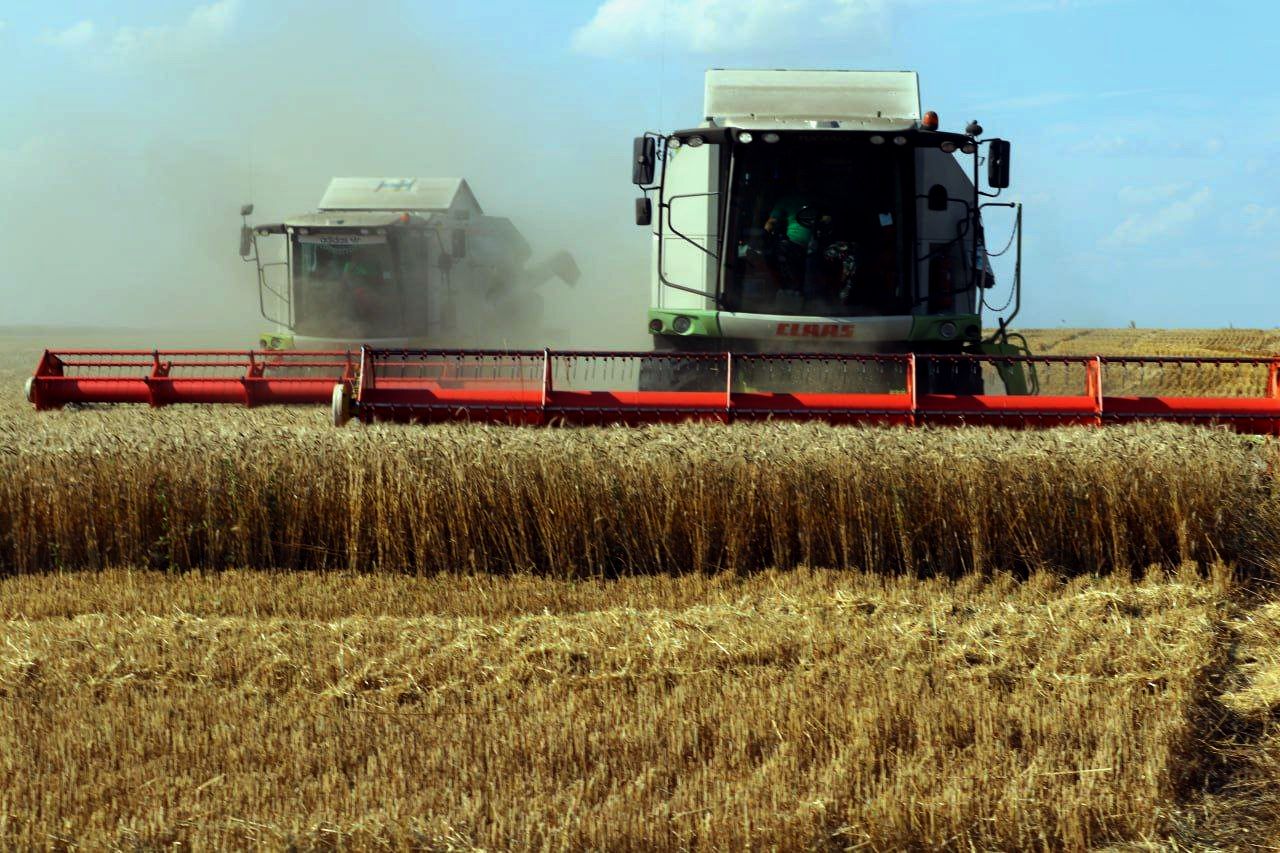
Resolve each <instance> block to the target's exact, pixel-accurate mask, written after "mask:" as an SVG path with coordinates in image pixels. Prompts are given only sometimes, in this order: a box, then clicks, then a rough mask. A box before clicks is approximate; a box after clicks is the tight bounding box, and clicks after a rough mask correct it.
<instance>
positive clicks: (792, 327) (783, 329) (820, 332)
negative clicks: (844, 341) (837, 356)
mask: <svg viewBox="0 0 1280 853" xmlns="http://www.w3.org/2000/svg"><path fill="white" fill-rule="evenodd" d="M853 329H854V327H853V324H852V323H779V324H778V329H777V331H775V332H774V334H775V335H776V336H777V337H779V338H852V337H853Z"/></svg>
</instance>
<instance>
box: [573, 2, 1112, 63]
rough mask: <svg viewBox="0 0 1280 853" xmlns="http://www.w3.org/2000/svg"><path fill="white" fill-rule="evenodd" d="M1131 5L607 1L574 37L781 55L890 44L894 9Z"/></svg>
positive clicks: (618, 49) (617, 46)
mask: <svg viewBox="0 0 1280 853" xmlns="http://www.w3.org/2000/svg"><path fill="white" fill-rule="evenodd" d="M1126 1H1127V0H676V2H671V3H667V2H655V0H601V2H600V5H599V6H598V7H597V8H596V11H595V14H594V15H593V16H592V18H591V20H590V21H588V22H587V23H586V24H584V25H582V26H581V27H579V28H578V29H577V30H575V31H574V33H573V46H574V48H575V49H576V50H578V51H580V52H582V53H587V54H593V55H596V56H613V55H619V54H634V53H639V52H641V51H646V50H653V51H656V50H662V49H673V50H682V51H690V52H693V53H707V52H710V51H726V50H735V51H740V50H752V49H756V48H771V49H773V50H775V51H776V50H779V49H784V48H791V47H797V46H799V47H803V46H805V45H812V44H813V43H814V42H815V41H821V40H827V39H832V38H835V39H846V40H847V39H849V38H851V37H857V36H869V37H872V38H876V39H884V38H885V37H887V34H888V32H889V28H888V27H889V21H890V17H891V13H892V11H893V9H894V8H908V7H929V8H931V9H943V10H946V11H947V12H958V13H961V14H968V15H983V16H986V15H993V14H1008V13H1016V12H1064V11H1070V10H1075V9H1080V8H1088V7H1092V6H1100V5H1110V4H1112V3H1120V2H1126Z"/></svg>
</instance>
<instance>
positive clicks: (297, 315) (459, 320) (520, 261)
mask: <svg viewBox="0 0 1280 853" xmlns="http://www.w3.org/2000/svg"><path fill="white" fill-rule="evenodd" d="M252 212H253V205H245V206H244V207H243V208H242V209H241V215H242V216H243V217H245V222H244V224H243V225H242V227H241V232H240V254H241V256H242V257H243V258H244V259H245V260H246V261H249V262H251V263H253V264H254V265H255V267H256V269H257V274H258V291H259V307H260V310H261V312H262V316H263V318H265V319H266V320H267V321H268V322H270V323H272V324H273V326H274V328H273V329H272V330H271V331H270V332H269V333H267V334H264V335H263V336H262V345H263V348H264V349H276V350H278V349H294V348H298V349H332V348H345V347H356V348H358V347H359V346H360V345H362V344H366V345H371V346H382V347H406V346H436V347H440V346H479V345H488V346H531V345H533V344H534V343H537V342H539V341H541V340H543V339H544V338H545V336H546V335H548V334H553V332H551V331H549V330H548V329H547V328H546V327H545V326H544V325H543V310H542V299H541V297H540V296H539V295H538V293H537V288H538V286H539V285H541V284H543V283H544V282H545V281H547V280H548V279H550V278H552V277H553V276H555V277H559V278H560V279H562V280H563V281H564V282H566V283H567V284H574V283H575V282H576V281H577V279H578V269H577V266H576V265H575V264H574V261H573V259H572V257H570V256H569V255H568V253H566V252H559V253H557V254H556V255H554V256H553V257H552V258H550V259H549V260H547V261H545V262H543V263H540V264H536V265H533V266H530V265H529V260H530V258H531V257H532V251H531V249H530V247H529V244H528V242H527V241H526V240H525V239H524V237H523V236H521V234H520V232H519V231H518V230H516V227H515V226H514V225H513V224H512V223H511V220H509V219H505V218H502V217H498V216H486V215H485V214H484V211H483V210H482V209H481V207H480V203H479V202H478V201H476V197H475V196H474V195H473V194H472V192H471V188H470V187H469V186H468V185H467V182H466V181H465V180H463V179H461V178H334V179H333V180H332V181H331V182H330V183H329V188H328V189H327V190H326V191H325V194H324V197H323V198H322V199H321V200H320V206H319V209H318V210H317V211H316V212H315V213H306V214H302V215H301V216H294V217H291V218H289V219H287V220H285V221H284V222H282V223H279V224H272V225H250V224H249V223H248V220H247V217H248V216H249V215H250V214H252ZM272 235H279V236H283V237H284V238H285V244H286V245H285V247H284V251H283V253H280V254H277V256H276V257H275V258H268V257H266V256H265V255H264V252H263V248H265V247H261V246H260V245H259V242H260V239H261V238H264V237H268V236H272Z"/></svg>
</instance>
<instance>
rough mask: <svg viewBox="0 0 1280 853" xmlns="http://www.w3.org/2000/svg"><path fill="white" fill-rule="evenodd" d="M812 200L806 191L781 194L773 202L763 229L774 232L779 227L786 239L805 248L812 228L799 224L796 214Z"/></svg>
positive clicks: (809, 204)
mask: <svg viewBox="0 0 1280 853" xmlns="http://www.w3.org/2000/svg"><path fill="white" fill-rule="evenodd" d="M812 201H813V200H812V199H811V198H810V197H809V195H808V193H801V192H792V193H788V194H787V195H784V196H782V197H781V198H779V199H778V200H777V201H776V202H775V203H774V205H773V210H772V211H770V213H769V218H768V219H767V220H766V221H765V223H764V230H766V231H769V232H775V233H776V232H777V230H778V229H779V228H781V233H782V234H783V235H785V236H786V238H787V239H788V240H790V241H791V242H792V243H795V244H796V245H797V246H803V247H805V248H806V249H807V248H808V247H809V241H810V240H812V239H813V229H812V228H809V227H808V226H806V225H803V224H801V222H800V220H798V219H797V218H796V215H797V214H799V213H800V211H801V210H803V209H804V208H806V207H811V206H812Z"/></svg>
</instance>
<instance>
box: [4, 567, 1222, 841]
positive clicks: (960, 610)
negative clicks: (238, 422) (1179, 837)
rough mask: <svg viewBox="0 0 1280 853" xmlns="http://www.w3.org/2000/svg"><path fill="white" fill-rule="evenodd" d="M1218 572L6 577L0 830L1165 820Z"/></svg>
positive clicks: (1201, 676) (261, 834)
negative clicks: (1133, 575) (582, 578)
mask: <svg viewBox="0 0 1280 853" xmlns="http://www.w3.org/2000/svg"><path fill="white" fill-rule="evenodd" d="M1229 592H1230V584H1229V582H1228V581H1227V579H1226V576H1225V575H1224V574H1222V573H1221V572H1219V573H1217V574H1215V575H1203V574H1201V573H1197V572H1194V571H1186V572H1183V573H1181V574H1178V575H1175V576H1168V577H1165V576H1159V575H1153V576H1151V577H1149V578H1147V579H1146V580H1144V581H1141V582H1132V581H1129V580H1126V579H1122V578H1119V577H1113V578H1110V579H1103V578H1093V579H1088V578H1081V579H1077V580H1074V581H1064V580H1062V579H1060V578H1059V577H1055V576H1051V575H1046V574H1038V575H1034V576H1032V577H1031V578H1030V579H1028V580H1026V581H1024V582H1020V581H1015V580H1013V579H1011V578H1007V577H997V578H993V579H988V580H984V579H981V578H978V577H969V578H967V579H965V580H962V581H959V582H950V581H943V580H911V579H896V580H895V579H887V578H884V577H877V576H875V575H869V574H864V573H857V572H812V571H804V570H800V571H792V572H767V573H761V574H757V575H754V576H752V577H749V578H733V577H729V576H726V575H718V576H712V577H708V576H703V575H685V576H681V577H678V578H676V577H647V578H633V579H629V580H623V581H616V582H602V581H586V582H576V583H575V582H566V581H551V580H545V579H538V578H532V577H527V576H519V577H513V578H509V579H505V580H496V579H494V578H491V577H460V578H439V577H437V578H429V579H421V580H419V579H413V578H397V577H392V576H387V575H380V576H370V575H365V576H342V575H336V574H321V575H315V574H309V573H306V574H287V573H285V574H255V573H241V572H231V573H226V574H220V575H213V576H210V575H198V574H197V575H163V574H159V573H154V572H135V573H123V572H108V573H101V574H99V573H94V574H81V575H70V576H57V575H53V576H44V577H21V578H11V579H9V580H7V581H3V582H0V601H2V602H4V604H3V605H0V606H2V607H3V608H4V619H5V621H4V622H3V623H0V625H2V626H3V627H0V634H3V636H2V637H0V649H3V652H2V653H0V774H3V776H4V778H7V779H10V780H14V781H13V784H11V785H9V786H8V787H6V788H5V789H4V791H3V793H0V815H7V817H4V818H0V843H3V844H4V845H6V846H19V847H25V846H32V845H42V844H47V843H51V842H54V841H57V842H60V843H64V844H67V845H71V844H83V845H87V846H91V847H99V846H105V845H108V844H117V845H120V846H127V847H135V846H144V847H151V846H161V845H166V846H167V845H172V844H174V843H179V844H183V845H186V844H191V845H195V846H201V847H204V846H214V847H236V846H244V845H246V844H250V843H255V844H265V845H267V846H270V847H283V846H286V845H288V844H297V845H301V846H304V847H306V846H314V845H320V846H324V847H326V848H331V847H332V846H333V845H334V844H336V843H338V842H346V843H349V844H353V845H355V846H358V847H370V846H375V845H376V844H381V843H384V842H385V843H391V844H394V845H396V846H407V845H413V844H427V845H441V846H457V847H471V846H481V847H486V848H491V849H492V848H499V849H511V848H522V849H523V848H528V847H536V848H543V847H548V848H554V849H583V848H586V847H594V848H600V847H609V848H611V849H677V848H684V849H690V848H696V849H712V848H714V849H722V848H742V847H746V846H756V847H768V846H772V845H781V846H785V847H804V846H817V847H830V846H840V847H843V846H850V845H863V846H869V847H871V848H873V849H889V848H896V847H901V846H905V845H908V844H914V845H924V846H949V847H968V846H970V845H974V846H978V847H985V848H991V847H1000V848H1007V849H1013V848H1019V849H1027V848H1036V847H1040V848H1048V847H1053V848H1060V847H1071V848H1081V847H1086V846H1093V845H1098V844H1102V843H1105V842H1108V841H1120V840H1129V841H1139V840H1146V841H1155V840H1159V839H1162V838H1168V837H1169V835H1170V833H1176V832H1178V831H1179V826H1180V824H1179V820H1180V818H1179V807H1180V803H1181V801H1182V799H1183V798H1184V797H1185V796H1186V795H1188V793H1189V792H1193V791H1194V790H1195V789H1196V787H1197V785H1198V784H1199V782H1200V778H1199V770H1200V768H1199V764H1198V761H1197V758H1196V751H1197V749H1198V747H1199V743H1198V742H1197V740H1196V737H1195V722H1196V721H1195V719H1194V714H1195V713H1196V707H1197V701H1198V699H1199V698H1200V697H1201V696H1202V694H1203V692H1204V691H1205V689H1206V688H1207V686H1208V681H1207V679H1208V675H1209V671H1210V669H1211V668H1212V667H1213V665H1214V663H1215V660H1216V657H1217V655H1218V654H1219V651H1218V650H1217V649H1216V648H1215V643H1216V637H1215V631H1214V625H1215V623H1216V622H1217V621H1218V620H1220V619H1221V618H1222V616H1223V607H1224V596H1226V595H1227V594H1228V593H1229ZM549 601H550V602H554V605H553V607H554V609H549V608H548V606H547V605H548V602H549ZM70 780H76V781H75V782H74V783H70Z"/></svg>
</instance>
